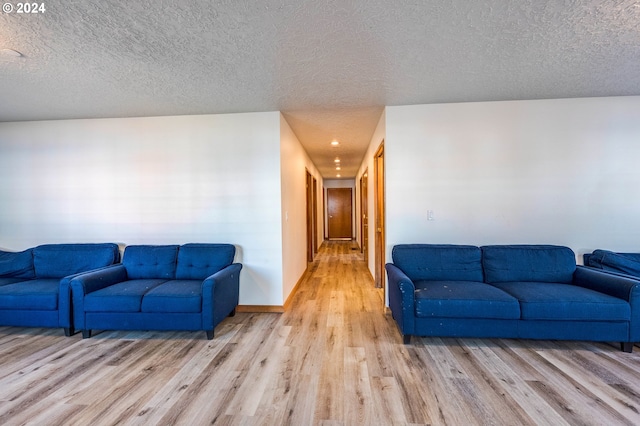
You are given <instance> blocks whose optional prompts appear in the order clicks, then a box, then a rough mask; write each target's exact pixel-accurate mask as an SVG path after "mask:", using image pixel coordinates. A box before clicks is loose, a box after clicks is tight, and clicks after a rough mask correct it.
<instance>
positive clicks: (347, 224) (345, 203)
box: [327, 188, 353, 239]
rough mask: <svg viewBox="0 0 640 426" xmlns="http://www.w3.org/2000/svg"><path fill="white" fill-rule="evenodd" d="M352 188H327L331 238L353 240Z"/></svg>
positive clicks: (328, 220)
mask: <svg viewBox="0 0 640 426" xmlns="http://www.w3.org/2000/svg"><path fill="white" fill-rule="evenodd" d="M351 194H352V191H351V188H327V214H328V215H329V217H328V219H327V222H328V226H329V238H330V239H331V238H352V237H353V233H352V227H351V224H352V201H351Z"/></svg>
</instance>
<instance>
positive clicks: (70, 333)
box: [64, 327, 76, 337]
mask: <svg viewBox="0 0 640 426" xmlns="http://www.w3.org/2000/svg"><path fill="white" fill-rule="evenodd" d="M74 334H76V331H75V330H74V329H73V327H65V328H64V335H65V336H67V337H69V336H73V335H74Z"/></svg>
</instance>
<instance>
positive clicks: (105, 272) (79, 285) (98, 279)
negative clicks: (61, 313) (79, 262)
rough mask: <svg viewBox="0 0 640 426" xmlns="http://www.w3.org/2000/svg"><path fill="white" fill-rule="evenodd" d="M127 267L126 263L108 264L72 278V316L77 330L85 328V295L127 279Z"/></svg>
mask: <svg viewBox="0 0 640 426" xmlns="http://www.w3.org/2000/svg"><path fill="white" fill-rule="evenodd" d="M127 279H128V277H127V269H126V268H125V267H124V265H122V264H121V263H120V264H117V265H112V266H107V267H106V268H102V269H98V270H95V271H91V272H86V273H82V274H79V275H77V276H76V277H75V278H73V279H72V280H71V300H72V310H71V312H72V318H71V321H72V322H73V327H74V329H75V330H84V329H85V322H84V297H85V296H86V295H87V294H89V293H92V292H94V291H97V290H100V289H103V288H105V287H108V286H110V285H113V284H117V283H119V282H123V281H126V280H127Z"/></svg>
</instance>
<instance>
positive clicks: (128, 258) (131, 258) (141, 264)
mask: <svg viewBox="0 0 640 426" xmlns="http://www.w3.org/2000/svg"><path fill="white" fill-rule="evenodd" d="M178 247H179V246H177V245H163V246H156V245H134V246H127V247H126V248H125V249H124V255H123V257H122V264H123V265H124V267H125V268H126V270H127V276H128V277H129V279H130V280H142V279H150V278H164V279H168V280H172V279H175V277H176V262H177V260H178Z"/></svg>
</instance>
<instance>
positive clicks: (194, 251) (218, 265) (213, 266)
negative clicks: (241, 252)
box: [176, 243, 236, 280]
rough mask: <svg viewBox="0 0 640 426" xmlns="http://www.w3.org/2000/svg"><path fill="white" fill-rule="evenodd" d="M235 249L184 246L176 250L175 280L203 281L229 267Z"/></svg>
mask: <svg viewBox="0 0 640 426" xmlns="http://www.w3.org/2000/svg"><path fill="white" fill-rule="evenodd" d="M235 253H236V248H235V246H234V245H232V244H195V243H191V244H185V245H183V246H180V249H179V250H178V266H177V268H176V279H179V280H204V279H205V278H207V277H208V276H210V275H213V274H215V273H216V272H218V271H220V270H221V269H223V268H225V267H226V266H229V265H231V263H232V262H233V257H234V256H235Z"/></svg>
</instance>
